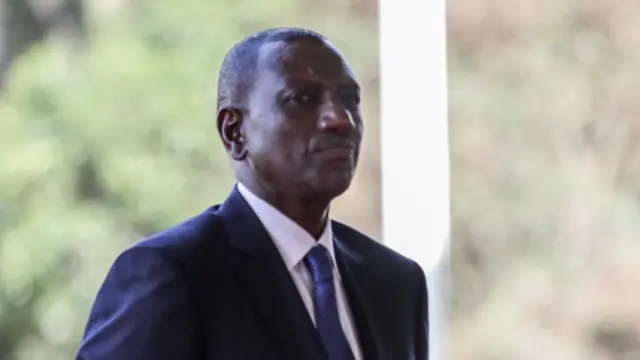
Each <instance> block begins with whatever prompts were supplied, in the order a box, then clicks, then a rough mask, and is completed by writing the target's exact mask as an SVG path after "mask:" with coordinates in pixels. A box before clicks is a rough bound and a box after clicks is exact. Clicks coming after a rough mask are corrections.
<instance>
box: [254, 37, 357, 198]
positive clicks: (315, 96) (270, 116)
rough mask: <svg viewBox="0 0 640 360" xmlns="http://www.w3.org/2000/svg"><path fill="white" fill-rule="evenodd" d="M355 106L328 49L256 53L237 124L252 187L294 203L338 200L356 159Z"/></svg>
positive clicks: (353, 90) (311, 46) (310, 45)
mask: <svg viewBox="0 0 640 360" xmlns="http://www.w3.org/2000/svg"><path fill="white" fill-rule="evenodd" d="M359 104H360V89H359V86H358V84H357V82H356V81H355V79H354V76H353V74H352V72H351V70H350V69H349V67H348V66H347V64H346V63H345V61H344V60H343V59H342V57H341V56H340V55H339V54H338V53H337V51H336V50H335V49H334V48H333V47H332V46H331V45H328V44H319V43H317V42H313V41H305V40H300V41H296V42H293V43H289V44H287V43H283V42H276V43H271V44H267V45H265V46H263V48H262V49H261V56H260V60H259V65H258V71H257V76H256V83H255V84H254V87H253V89H252V91H251V95H250V97H249V101H248V106H247V114H246V115H247V116H246V118H245V119H244V121H243V124H242V130H243V132H244V135H245V138H246V150H247V161H249V164H250V165H251V166H252V168H253V171H254V174H255V175H256V177H257V180H258V181H261V182H263V183H264V184H262V185H266V186H269V187H272V188H275V189H274V190H279V191H289V192H296V193H298V195H301V196H313V197H315V196H319V197H330V198H333V197H336V196H338V195H340V194H342V193H343V192H344V191H346V190H347V188H348V187H349V185H350V183H351V179H352V178H353V175H354V172H355V169H356V165H357V162H358V155H359V152H360V142H361V141H362V133H363V124H362V118H361V114H360V108H359Z"/></svg>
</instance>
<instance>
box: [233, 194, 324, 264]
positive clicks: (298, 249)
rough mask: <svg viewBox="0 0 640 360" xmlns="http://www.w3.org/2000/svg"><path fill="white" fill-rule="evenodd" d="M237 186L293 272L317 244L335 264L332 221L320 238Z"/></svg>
mask: <svg viewBox="0 0 640 360" xmlns="http://www.w3.org/2000/svg"><path fill="white" fill-rule="evenodd" d="M237 189H238V193H240V195H242V197H243V198H244V200H245V201H246V202H247V203H248V204H249V206H250V207H251V209H252V210H253V212H254V213H255V215H256V217H257V218H258V219H259V220H260V222H261V224H262V225H263V226H264V228H265V230H266V231H267V233H268V234H269V236H270V237H271V240H272V241H273V242H274V243H275V245H276V247H277V248H278V251H279V252H280V255H282V259H283V260H284V262H285V265H286V266H287V269H288V270H289V271H292V269H293V268H294V267H295V266H296V265H297V264H298V263H300V261H302V260H303V259H304V257H305V256H306V255H307V253H308V252H309V250H311V248H313V247H314V246H316V245H317V244H320V245H323V246H324V247H325V248H326V249H327V250H328V251H329V254H330V255H331V258H332V260H333V264H336V257H335V250H334V244H333V230H332V226H331V225H332V224H331V221H327V224H326V226H325V228H324V231H323V232H322V235H321V236H320V238H319V239H317V240H316V239H314V237H313V236H312V235H311V234H309V233H308V232H307V231H306V230H305V229H303V228H302V227H301V226H300V225H298V224H296V223H295V222H294V221H293V220H291V219H290V218H289V217H287V216H286V215H284V214H283V213H282V212H280V211H279V210H278V209H276V208H274V207H273V206H272V205H271V204H269V203H267V202H266V201H264V200H262V199H261V198H259V197H258V196H257V195H255V194H254V193H252V192H251V191H250V190H249V189H247V188H246V187H245V186H244V185H242V183H238V185H237Z"/></svg>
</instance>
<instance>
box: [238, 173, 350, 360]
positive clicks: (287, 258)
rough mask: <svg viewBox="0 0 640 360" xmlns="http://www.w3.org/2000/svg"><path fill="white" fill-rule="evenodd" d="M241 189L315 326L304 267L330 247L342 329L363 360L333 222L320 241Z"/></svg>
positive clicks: (239, 186)
mask: <svg viewBox="0 0 640 360" xmlns="http://www.w3.org/2000/svg"><path fill="white" fill-rule="evenodd" d="M238 190H239V191H240V194H242V196H243V197H244V198H245V200H246V201H247V202H248V203H249V206H251V208H252V209H253V211H254V212H255V213H256V215H257V216H258V219H260V222H262V224H263V225H264V227H265V229H266V230H267V232H268V233H269V236H270V237H271V239H272V240H273V242H274V243H275V245H276V247H277V248H278V251H279V252H280V255H281V256H282V259H283V260H284V263H285V265H286V266H287V269H289V273H290V274H291V278H292V279H293V282H294V283H295V285H296V288H297V289H298V292H299V293H300V296H301V297H302V301H303V302H304V305H305V306H306V308H307V312H308V313H309V316H310V317H311V320H312V321H313V323H314V324H315V314H314V311H313V280H312V279H311V276H310V274H309V271H308V270H307V267H306V266H305V265H304V262H303V259H304V257H305V256H306V255H307V253H308V252H309V250H311V248H312V247H314V246H316V245H321V246H324V247H326V248H327V250H328V251H329V254H330V255H331V260H332V263H333V278H334V280H333V281H334V285H335V288H336V297H337V299H336V300H337V303H338V315H339V316H340V323H341V324H342V330H343V331H344V334H345V336H346V337H347V341H348V342H349V346H351V351H352V352H353V356H354V357H355V360H362V352H361V350H360V346H359V345H358V339H357V335H356V329H355V326H354V321H353V316H352V314H351V310H350V309H349V304H348V303H347V298H346V295H345V293H344V289H343V287H342V281H341V278H340V273H339V272H338V267H337V263H336V257H335V251H334V248H333V232H332V230H331V221H327V225H326V227H325V229H324V231H323V233H322V235H321V236H320V239H318V240H317V241H316V239H314V238H313V236H311V235H310V234H309V233H308V232H307V231H306V230H304V229H303V228H302V227H300V226H299V225H298V224H296V223H295V222H293V220H291V219H289V218H288V217H287V216H286V215H284V214H283V213H281V212H280V211H278V210H277V209H276V208H274V207H273V206H271V205H270V204H268V203H267V202H266V201H264V200H262V199H260V198H259V197H257V196H256V195H255V194H253V193H252V192H251V191H249V189H247V188H246V187H245V186H243V185H242V184H240V183H238Z"/></svg>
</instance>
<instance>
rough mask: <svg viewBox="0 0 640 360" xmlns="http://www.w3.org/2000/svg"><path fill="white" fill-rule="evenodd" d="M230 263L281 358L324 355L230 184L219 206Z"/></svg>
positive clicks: (268, 243)
mask: <svg viewBox="0 0 640 360" xmlns="http://www.w3.org/2000/svg"><path fill="white" fill-rule="evenodd" d="M219 214H220V215H221V217H222V218H223V219H224V223H225V227H226V230H227V231H228V234H229V238H230V245H231V247H232V248H233V249H235V250H236V251H235V252H233V254H234V257H233V259H232V262H233V264H234V269H235V271H236V274H237V277H238V279H239V281H240V283H242V284H243V287H244V289H245V290H246V292H247V296H248V298H249V299H250V301H251V303H252V305H253V308H254V309H255V312H256V315H257V317H258V319H259V320H260V322H261V323H262V325H263V326H264V327H265V329H266V330H267V331H266V332H267V334H268V336H269V337H270V339H271V340H272V341H273V343H274V344H275V345H276V346H277V348H278V349H279V350H280V352H281V354H283V355H284V357H283V358H284V359H309V360H323V359H324V357H323V354H324V352H323V349H322V344H321V342H320V338H319V336H318V334H317V331H316V329H315V327H314V326H313V322H312V321H311V318H310V316H309V314H308V312H307V309H306V307H305V306H304V303H303V301H302V299H301V297H300V294H299V293H298V290H297V288H296V287H295V284H294V283H293V280H292V279H291V275H290V274H289V271H288V269H287V267H286V265H285V264H284V261H283V260H282V257H281V256H280V253H279V252H278V249H277V248H276V246H275V244H274V243H273V241H272V240H271V238H270V237H269V235H268V233H267V231H266V230H265V229H264V227H263V225H262V223H261V222H260V220H258V218H257V216H256V215H255V213H254V212H253V210H252V209H251V207H250V206H249V204H248V203H247V202H246V201H245V200H244V198H243V197H242V195H240V193H239V192H238V190H237V188H234V190H233V191H232V193H231V195H230V196H229V197H228V198H227V200H226V201H225V203H224V204H223V205H222V206H221V208H220V212H219Z"/></svg>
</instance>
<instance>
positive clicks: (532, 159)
mask: <svg viewBox="0 0 640 360" xmlns="http://www.w3.org/2000/svg"><path fill="white" fill-rule="evenodd" d="M638 19H640V3H639V2H637V1H625V0H581V1H553V0H519V1H507V0H472V1H468V0H466V1H465V0H450V1H449V2H448V18H447V21H448V47H449V48H448V64H449V101H450V105H449V113H450V114H449V115H450V117H449V123H450V129H451V130H450V131H451V139H450V141H451V143H450V144H451V166H452V175H451V177H452V187H451V188H452V193H451V201H452V204H451V206H452V209H453V214H452V218H453V224H452V225H453V226H452V242H451V243H452V260H451V261H452V264H451V267H452V271H453V291H454V292H453V299H452V300H453V306H454V307H453V323H452V325H451V326H452V335H453V342H452V352H453V358H454V359H460V360H462V359H464V360H471V359H475V360H499V359H500V360H502V359H504V360H510V359H514V360H515V359H525V360H526V359H548V360H550V359H557V360H591V359H608V360H614V359H615V360H627V359H636V360H637V359H640V336H639V330H640V202H639V199H640V151H639V150H640V148H639V146H640V142H639V141H640V101H639V99H638V94H640V76H639V75H638V70H639V69H640V67H639V66H640V62H639V61H640V47H639V46H638V44H640V22H639V21H638Z"/></svg>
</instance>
